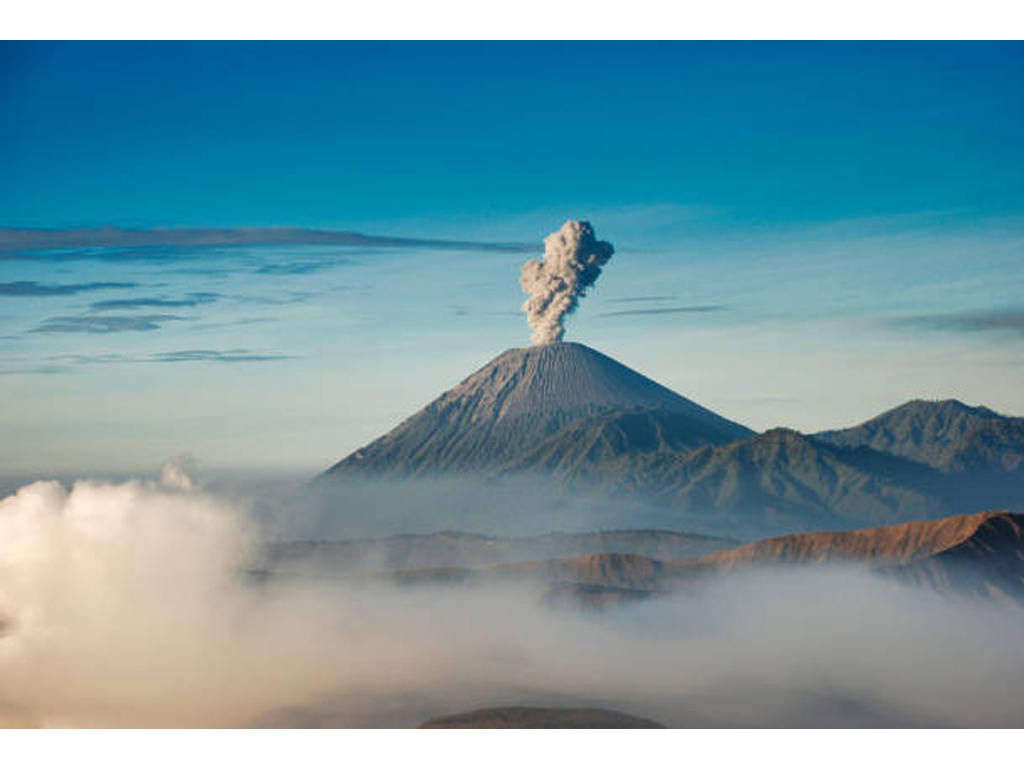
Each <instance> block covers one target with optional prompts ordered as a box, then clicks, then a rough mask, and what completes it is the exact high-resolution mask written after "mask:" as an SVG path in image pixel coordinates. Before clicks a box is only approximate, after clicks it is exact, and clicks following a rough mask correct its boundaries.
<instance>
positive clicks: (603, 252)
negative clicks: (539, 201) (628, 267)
mask: <svg viewBox="0 0 1024 768" xmlns="http://www.w3.org/2000/svg"><path fill="white" fill-rule="evenodd" d="M613 253H615V249H614V248H613V247H612V244H611V243H606V242H605V241H604V240H598V239H597V238H596V237H594V228H593V227H592V226H590V222H589V221H574V220H569V221H567V222H565V224H564V225H563V226H562V228H561V229H560V230H558V231H557V232H552V233H551V234H550V235H548V236H547V237H546V238H544V256H543V257H542V258H541V259H531V260H530V261H528V262H526V263H525V264H524V265H523V271H522V274H521V275H520V277H519V282H520V284H521V285H522V286H523V290H524V291H526V292H527V293H528V294H530V298H529V299H527V300H526V303H525V304H523V311H524V312H526V319H527V320H528V321H529V323H530V325H531V326H532V327H533V336H532V339H533V343H534V344H552V343H553V342H556V341H561V340H562V337H563V336H564V335H565V316H566V315H568V314H569V313H570V312H572V311H574V310H575V309H576V307H577V306H579V303H580V299H581V298H582V297H583V296H584V295H585V294H586V292H587V288H589V287H590V286H592V285H593V284H594V282H595V281H596V280H597V278H599V277H600V276H601V267H603V266H604V265H605V264H607V263H608V260H609V259H610V258H611V257H612V254H613Z"/></svg>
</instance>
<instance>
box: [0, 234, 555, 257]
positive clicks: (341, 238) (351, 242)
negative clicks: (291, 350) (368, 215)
mask: <svg viewBox="0 0 1024 768" xmlns="http://www.w3.org/2000/svg"><path fill="white" fill-rule="evenodd" d="M261 245H340V246H363V247H367V246H371V247H372V246H377V247H391V248H418V247H431V248H443V249H450V250H490V251H523V250H532V249H534V248H535V246H533V245H525V244H521V243H493V242H473V241H464V240H443V239H429V238H416V237H395V236H390V235H366V234H363V233H361V232H349V231H342V230H326V229H308V228H303V227H236V228H231V229H225V228H186V227H159V228H153V229H125V228H122V227H100V228H97V229H15V228H10V227H0V259H25V258H32V259H37V258H44V257H47V256H49V257H54V256H57V257H59V258H65V259H85V258H100V259H125V260H143V259H167V258H168V257H173V256H174V255H175V254H176V253H178V252H180V251H181V250H183V249H199V248H211V247H218V248H222V247H236V246H261Z"/></svg>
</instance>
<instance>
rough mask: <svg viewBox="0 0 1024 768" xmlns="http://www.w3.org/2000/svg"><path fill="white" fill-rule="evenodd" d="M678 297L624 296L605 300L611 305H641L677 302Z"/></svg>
mask: <svg viewBox="0 0 1024 768" xmlns="http://www.w3.org/2000/svg"><path fill="white" fill-rule="evenodd" d="M678 298H679V297H678V296H624V297H622V298H618V299H605V301H607V302H608V303H609V304H640V303H643V302H648V301H652V302H653V301H676V300H677V299H678Z"/></svg>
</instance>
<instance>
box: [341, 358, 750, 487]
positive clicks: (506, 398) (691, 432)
mask: <svg viewBox="0 0 1024 768" xmlns="http://www.w3.org/2000/svg"><path fill="white" fill-rule="evenodd" d="M636 409H653V410H655V411H657V413H658V414H659V415H660V416H661V417H662V426H663V427H664V429H663V430H662V433H663V437H664V439H665V441H666V442H665V443H664V444H665V445H671V446H673V447H676V448H682V447H696V446H701V445H708V444H717V443H726V442H729V441H731V440H735V439H738V438H741V437H745V436H747V435H750V434H752V432H751V431H750V430H749V429H747V428H746V427H743V426H741V425H739V424H736V423H734V422H731V421H729V420H727V419H724V418H722V417H721V416H718V415H717V414H715V413H713V412H711V411H709V410H707V409H706V408H703V407H701V406H699V405H697V404H696V403H694V402H692V401H690V400H687V399H686V398H684V397H682V396H680V395H677V394H676V393H674V392H672V391H671V390H669V389H666V388H665V387H663V386H661V385H660V384H657V383H655V382H654V381H651V380H650V379H648V378H647V377H645V376H642V375H641V374H639V373H637V372H636V371H634V370H632V369H630V368H627V367H626V366H624V365H622V364H621V363H618V362H616V361H615V360H612V359H611V358H609V357H607V356H605V355H602V354H601V353H600V352H597V351H595V350H593V349H590V348H589V347H586V346H584V345H582V344H574V343H565V342H560V343H556V344H548V345H543V346H534V347H527V348H525V349H510V350H508V351H507V352H505V353H503V354H502V355H499V356H498V357H497V358H495V359H494V360H492V361H491V362H490V363H488V364H487V365H485V366H484V367H483V368H481V369H480V370H478V371H477V372H476V373H474V374H473V375H471V376H469V377H468V378H467V379H465V380H464V381H463V382H462V383H461V384H459V385H458V386H457V387H455V388H454V389H452V390H450V391H448V392H445V393H444V394H443V395H441V396H440V397H439V398H437V399H436V400H434V401H433V402H432V403H430V404H429V405H427V406H426V407H425V408H424V409H422V410H421V411H419V412H418V413H416V414H414V415H413V416H412V417H410V418H409V419H407V420H405V421H404V422H402V423H401V424H400V425H399V426H398V427H396V428H395V429H393V430H392V431H391V432H389V433H387V434H386V435H384V436H383V437H381V438H379V439H377V440H375V441H374V442H372V443H370V444H369V445H367V446H365V447H363V448H361V449H359V450H358V451H355V452H354V453H352V454H351V455H350V456H348V457H346V458H345V459H343V460H342V461H340V462H339V463H338V464H336V465H335V466H334V467H332V468H331V469H330V470H328V472H327V473H326V474H327V476H329V477H330V476H334V477H339V476H343V475H346V474H357V475H358V474H361V475H372V476H415V475H423V474H430V473H437V472H466V471H478V470H488V469H499V468H501V467H503V466H506V465H508V464H509V463H511V462H514V461H516V460H517V459H520V458H521V455H522V453H523V452H524V450H531V449H533V448H534V447H535V446H537V445H539V444H541V443H542V442H543V441H544V440H546V439H547V438H549V437H550V436H552V435H553V434H555V433H556V432H557V431H558V430H560V429H562V428H563V427H565V426H566V425H568V424H571V423H572V422H574V421H576V420H578V419H581V418H585V417H589V416H595V415H599V414H609V413H614V412H622V411H633V410H636Z"/></svg>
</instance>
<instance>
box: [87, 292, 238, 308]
mask: <svg viewBox="0 0 1024 768" xmlns="http://www.w3.org/2000/svg"><path fill="white" fill-rule="evenodd" d="M220 298H222V297H221V295H220V294H219V293H208V292H199V293H190V294H189V295H188V296H186V297H185V298H183V299H164V298H153V297H141V298H133V299H109V300H106V301H96V302H93V303H92V304H91V305H90V307H89V309H90V311H92V312H114V311H119V310H125V309H146V308H154V309H172V308H179V307H197V306H199V305H200V304H212V303H213V302H215V301H217V300H218V299H220Z"/></svg>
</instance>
